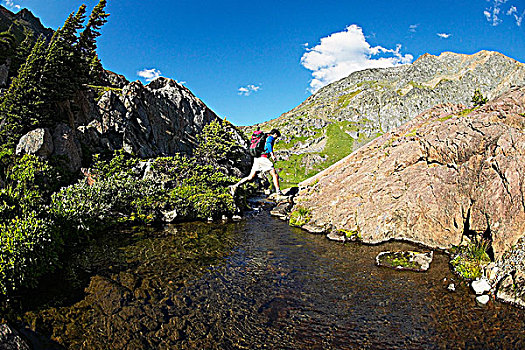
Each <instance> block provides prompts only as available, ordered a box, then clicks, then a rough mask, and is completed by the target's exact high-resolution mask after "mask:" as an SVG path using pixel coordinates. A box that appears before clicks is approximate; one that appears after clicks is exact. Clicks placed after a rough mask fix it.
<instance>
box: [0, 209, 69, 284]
mask: <svg viewBox="0 0 525 350" xmlns="http://www.w3.org/2000/svg"><path fill="white" fill-rule="evenodd" d="M62 247H63V241H62V240H61V238H60V236H59V235H58V234H57V232H56V231H55V230H54V229H53V225H52V223H51V222H50V221H49V220H46V219H41V218H38V217H37V216H36V213H34V212H32V213H29V214H28V215H27V216H25V217H18V216H17V217H15V218H13V219H11V220H10V221H9V222H6V223H2V224H0V292H1V293H2V294H6V293H8V292H11V291H13V290H16V289H18V288H20V287H32V286H34V285H35V283H36V281H37V279H38V278H39V277H40V276H42V275H44V274H46V273H48V272H50V271H52V270H53V269H54V267H56V266H57V265H58V256H59V253H60V251H61V250H62Z"/></svg>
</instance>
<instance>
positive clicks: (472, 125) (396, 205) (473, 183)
mask: <svg viewBox="0 0 525 350" xmlns="http://www.w3.org/2000/svg"><path fill="white" fill-rule="evenodd" d="M524 130H525V87H521V88H514V89H513V90H512V91H510V92H508V93H505V94H503V95H502V96H501V97H499V98H496V99H494V100H493V101H491V102H489V103H488V104H486V105H485V106H483V107H481V108H478V109H474V110H470V109H467V110H464V107H463V106H461V105H456V104H444V105H439V106H436V107H434V108H432V109H430V110H428V111H426V112H424V113H422V114H420V115H419V116H417V117H416V118H414V119H413V120H412V121H410V122H408V123H406V124H404V125H403V126H401V127H399V128H396V129H393V130H391V131H390V132H387V133H385V134H384V135H382V136H381V137H379V138H377V139H376V140H374V141H372V142H370V143H369V144H368V145H366V146H364V147H362V148H360V149H359V150H357V151H355V152H354V153H352V154H351V155H349V156H347V157H346V158H344V159H342V160H341V161H339V162H338V163H336V164H334V165H333V166H331V167H329V168H328V169H326V170H324V171H323V172H321V173H319V174H318V175H316V176H314V177H312V178H310V179H308V180H307V181H305V182H303V183H302V184H301V186H302V187H303V189H302V190H301V192H300V193H299V195H298V196H297V197H296V198H295V203H296V204H295V209H297V208H299V207H303V208H307V211H308V212H309V216H310V218H311V219H310V221H309V222H308V223H307V224H306V225H305V228H307V229H309V230H312V231H323V232H330V231H340V232H354V233H355V234H358V235H360V236H361V238H362V240H363V241H364V242H367V243H379V242H384V241H388V240H390V239H400V240H408V241H412V242H418V243H423V244H425V245H427V246H430V247H435V248H450V247H451V246H452V245H458V244H460V242H461V241H462V239H463V236H464V235H467V234H479V235H483V236H484V237H485V238H486V239H489V240H490V241H491V243H492V249H493V252H494V257H495V258H496V259H498V258H500V257H501V256H502V255H503V254H504V253H505V252H506V251H508V250H509V249H511V247H512V246H513V245H514V244H516V242H517V241H518V240H519V239H520V237H522V236H524V235H525V200H524V198H525V196H524V194H525V173H524V171H523V169H524V168H525V133H524Z"/></svg>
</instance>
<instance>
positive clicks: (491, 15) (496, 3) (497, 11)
mask: <svg viewBox="0 0 525 350" xmlns="http://www.w3.org/2000/svg"><path fill="white" fill-rule="evenodd" d="M487 1H488V2H490V3H491V5H492V6H490V7H489V8H487V9H485V11H483V14H484V15H485V18H486V19H487V21H488V22H489V23H490V24H491V25H493V26H497V25H498V24H500V23H501V22H503V19H502V18H501V16H502V15H507V16H510V17H513V18H514V20H515V21H516V25H517V26H518V27H521V23H522V22H523V18H524V17H525V10H524V11H523V12H522V13H521V15H519V11H518V8H517V7H516V6H514V5H512V6H510V7H509V8H508V10H507V11H504V9H502V5H503V4H505V3H506V2H507V1H508V0H487Z"/></svg>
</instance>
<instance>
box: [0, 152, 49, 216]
mask: <svg viewBox="0 0 525 350" xmlns="http://www.w3.org/2000/svg"><path fill="white" fill-rule="evenodd" d="M13 162H14V163H13V164H11V165H10V166H9V168H8V169H7V177H6V184H5V187H4V188H1V189H0V223H1V222H5V221H7V220H10V219H11V218H14V217H16V216H19V217H22V216H24V215H25V214H26V213H29V212H32V211H37V212H39V211H42V209H43V205H44V204H46V202H47V201H48V198H49V194H50V193H51V190H52V188H53V179H54V178H56V171H55V169H53V168H52V167H51V166H50V165H49V164H48V163H47V161H44V160H42V159H40V158H38V157H36V156H32V155H24V156H22V157H20V158H17V157H15V158H13Z"/></svg>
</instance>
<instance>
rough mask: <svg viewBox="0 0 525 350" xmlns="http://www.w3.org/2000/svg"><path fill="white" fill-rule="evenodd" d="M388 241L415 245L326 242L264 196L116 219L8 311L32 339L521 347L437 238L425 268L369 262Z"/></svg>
mask: <svg viewBox="0 0 525 350" xmlns="http://www.w3.org/2000/svg"><path fill="white" fill-rule="evenodd" d="M397 249H411V250H419V251H424V250H425V249H424V248H422V247H417V246H414V245H410V244H408V243H399V242H393V243H387V244H382V245H378V246H369V245H363V244H359V243H344V244H343V243H336V242H332V241H329V240H327V239H326V237H325V236H323V235H312V234H310V233H307V232H305V231H303V230H301V229H298V228H292V227H289V226H288V225H287V223H286V222H283V221H280V220H278V219H275V218H272V217H271V216H270V215H269V214H268V212H267V211H264V210H261V211H259V212H254V213H251V214H248V215H247V217H246V219H245V220H243V221H241V222H238V223H227V224H215V223H214V224H210V223H187V224H177V225H170V226H166V227H162V228H156V229H154V228H147V227H146V228H144V227H143V228H135V229H126V230H120V231H117V232H112V233H111V234H110V233H108V234H107V235H105V236H104V237H103V238H101V239H100V240H98V241H97V242H95V243H93V244H91V245H90V246H89V247H87V248H86V249H83V250H82V252H81V253H78V254H75V255H74V256H73V257H71V259H70V261H69V264H68V265H67V267H66V268H64V269H63V270H64V273H62V274H60V275H57V276H56V277H54V278H52V279H50V280H48V281H46V282H45V284H44V285H43V286H42V287H41V288H40V289H39V292H38V293H39V294H38V296H34V294H33V296H32V297H26V298H23V299H22V301H21V302H20V309H21V310H23V311H22V312H21V313H20V315H19V316H17V317H18V318H19V319H20V325H24V326H21V328H22V333H23V334H24V335H25V336H26V337H27V338H28V339H29V340H30V341H31V343H32V344H33V346H34V348H35V349H63V348H68V349H130V350H131V349H134V350H135V349H448V348H453V349H456V348H461V349H502V348H513V349H518V348H525V317H523V310H520V309H517V308H514V307H511V306H509V305H506V304H502V303H499V302H496V301H494V300H491V301H490V302H489V304H488V305H487V306H478V305H477V304H476V302H475V298H474V295H473V294H472V292H470V291H469V287H468V285H467V284H466V283H462V282H460V281H459V279H458V278H457V277H455V276H454V275H453V274H452V273H451V271H450V269H449V267H448V257H447V256H446V255H444V254H442V253H439V252H435V253H434V261H433V262H432V264H431V267H430V270H429V271H428V272H425V273H418V272H410V271H396V270H392V269H388V268H383V267H377V266H376V265H375V257H376V255H377V254H378V253H379V252H381V251H385V250H397ZM445 279H446V280H445ZM452 282H453V283H455V285H456V291H455V292H450V291H448V290H447V286H448V285H449V284H450V283H452ZM24 327H25V328H24ZM19 328H20V327H19Z"/></svg>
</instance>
